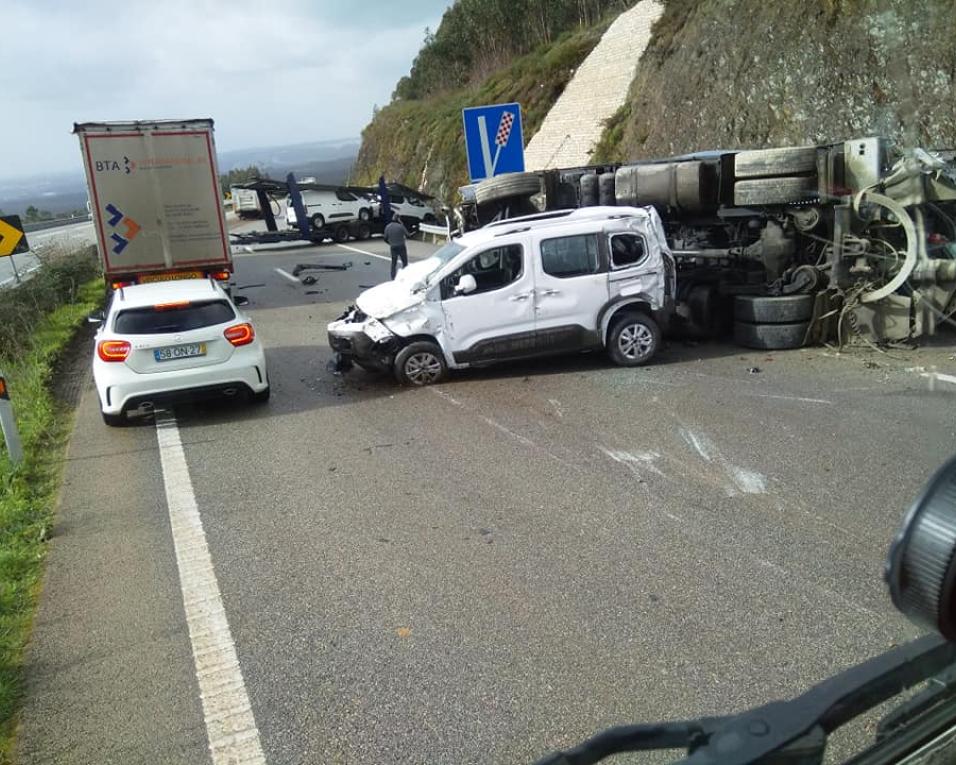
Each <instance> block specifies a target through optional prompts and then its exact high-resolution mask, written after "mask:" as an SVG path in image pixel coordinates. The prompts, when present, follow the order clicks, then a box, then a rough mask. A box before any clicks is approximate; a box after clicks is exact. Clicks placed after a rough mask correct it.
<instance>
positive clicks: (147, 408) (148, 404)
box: [139, 401, 155, 412]
mask: <svg viewBox="0 0 956 765" xmlns="http://www.w3.org/2000/svg"><path fill="white" fill-rule="evenodd" d="M139 408H140V409H141V410H142V411H144V412H152V411H153V409H155V405H154V404H153V402H152V401H144V402H143V403H142V404H140V405H139Z"/></svg>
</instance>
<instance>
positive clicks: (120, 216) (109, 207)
mask: <svg viewBox="0 0 956 765" xmlns="http://www.w3.org/2000/svg"><path fill="white" fill-rule="evenodd" d="M106 212H108V213H109V214H110V215H112V216H113V217H112V218H110V219H109V220H108V221H106V222H107V223H109V224H110V225H111V226H115V225H116V224H117V223H119V222H120V221H121V220H123V213H121V212H120V211H119V210H117V209H116V207H115V206H114V205H112V204H108V205H106Z"/></svg>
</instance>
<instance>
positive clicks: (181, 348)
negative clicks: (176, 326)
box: [153, 343, 206, 361]
mask: <svg viewBox="0 0 956 765" xmlns="http://www.w3.org/2000/svg"><path fill="white" fill-rule="evenodd" d="M205 355H206V344H205V343H186V344H185V345H167V346H166V347H165V348H156V349H154V350H153V358H155V359H156V361H172V360H174V359H189V358H192V357H194V356H205Z"/></svg>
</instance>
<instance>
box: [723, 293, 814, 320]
mask: <svg viewBox="0 0 956 765" xmlns="http://www.w3.org/2000/svg"><path fill="white" fill-rule="evenodd" d="M815 301H816V297H815V296H814V295H782V296H780V297H754V296H753V295H738V296H737V297H736V298H735V299H734V318H735V319H736V320H737V321H742V322H749V323H751V324H794V323H796V322H802V321H810V318H811V317H812V316H813V304H814V302H815Z"/></svg>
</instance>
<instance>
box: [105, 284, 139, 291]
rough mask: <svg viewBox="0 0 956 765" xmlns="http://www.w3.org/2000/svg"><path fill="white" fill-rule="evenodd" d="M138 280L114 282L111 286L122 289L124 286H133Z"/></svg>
mask: <svg viewBox="0 0 956 765" xmlns="http://www.w3.org/2000/svg"><path fill="white" fill-rule="evenodd" d="M134 284H136V282H113V283H112V284H110V286H111V287H112V288H113V289H114V290H121V289H123V287H132V286H133V285H134Z"/></svg>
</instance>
